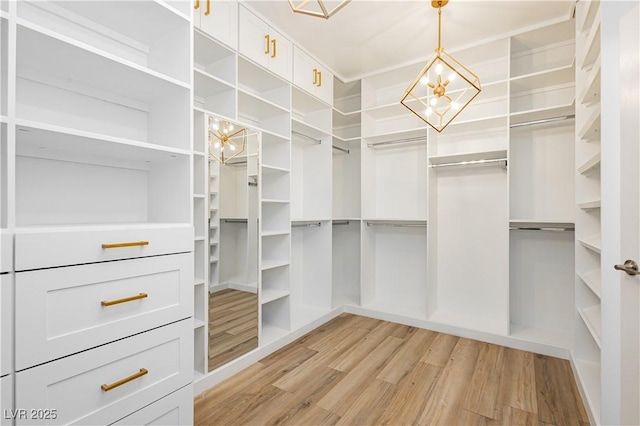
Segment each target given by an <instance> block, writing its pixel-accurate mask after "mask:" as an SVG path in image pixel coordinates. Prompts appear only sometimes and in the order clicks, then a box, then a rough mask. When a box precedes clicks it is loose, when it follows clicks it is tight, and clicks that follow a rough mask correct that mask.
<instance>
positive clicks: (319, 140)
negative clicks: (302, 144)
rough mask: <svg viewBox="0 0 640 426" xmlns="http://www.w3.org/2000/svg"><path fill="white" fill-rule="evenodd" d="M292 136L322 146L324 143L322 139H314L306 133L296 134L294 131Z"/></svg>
mask: <svg viewBox="0 0 640 426" xmlns="http://www.w3.org/2000/svg"><path fill="white" fill-rule="evenodd" d="M291 134H292V135H296V136H300V137H301V138H305V139H308V140H310V141H314V142H315V143H317V144H321V143H322V139H316V138H312V137H311V136H307V135H305V134H304V133H300V132H296V131H295V130H292V131H291Z"/></svg>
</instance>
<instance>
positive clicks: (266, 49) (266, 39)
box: [264, 34, 271, 55]
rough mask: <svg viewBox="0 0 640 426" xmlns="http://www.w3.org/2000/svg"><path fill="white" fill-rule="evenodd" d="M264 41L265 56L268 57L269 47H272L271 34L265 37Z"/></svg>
mask: <svg viewBox="0 0 640 426" xmlns="http://www.w3.org/2000/svg"><path fill="white" fill-rule="evenodd" d="M264 41H265V47H264V54H265V55H268V54H269V47H270V46H271V42H270V38H269V34H267V35H266V36H264Z"/></svg>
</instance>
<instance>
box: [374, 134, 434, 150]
mask: <svg viewBox="0 0 640 426" xmlns="http://www.w3.org/2000/svg"><path fill="white" fill-rule="evenodd" d="M426 140H427V137H426V136H419V137H415V138H406V139H396V140H393V141H386V142H378V143H368V144H367V146H368V147H369V148H373V147H375V146H382V145H395V144H398V143H411V142H420V141H426Z"/></svg>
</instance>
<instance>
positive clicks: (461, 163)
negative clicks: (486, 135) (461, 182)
mask: <svg viewBox="0 0 640 426" xmlns="http://www.w3.org/2000/svg"><path fill="white" fill-rule="evenodd" d="M490 163H504V166H505V167H506V166H507V159H506V158H493V159H491V160H471V161H459V162H457V163H442V164H430V165H429V167H434V168H437V167H452V166H471V165H475V164H490Z"/></svg>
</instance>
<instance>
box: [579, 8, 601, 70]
mask: <svg viewBox="0 0 640 426" xmlns="http://www.w3.org/2000/svg"><path fill="white" fill-rule="evenodd" d="M594 20H595V22H596V24H595V25H592V26H591V29H590V31H589V35H588V36H587V39H586V42H585V45H584V48H583V51H582V52H579V54H580V56H579V58H580V60H579V62H578V64H579V66H580V67H581V68H583V69H585V68H589V67H590V66H592V65H593V63H594V62H595V61H596V59H597V58H598V57H599V56H600V14H599V13H598V14H597V16H596V18H595V19H594Z"/></svg>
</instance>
